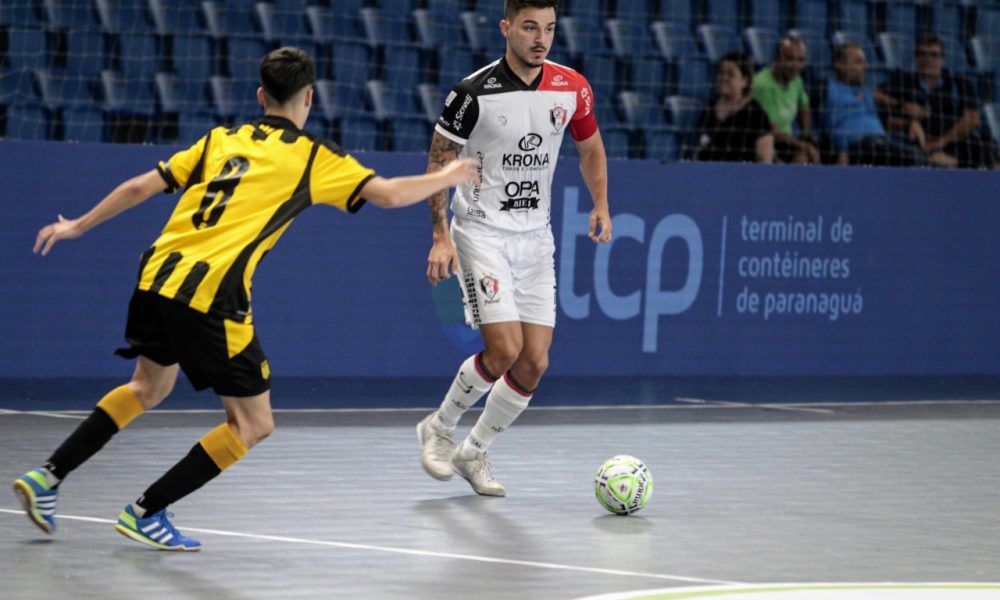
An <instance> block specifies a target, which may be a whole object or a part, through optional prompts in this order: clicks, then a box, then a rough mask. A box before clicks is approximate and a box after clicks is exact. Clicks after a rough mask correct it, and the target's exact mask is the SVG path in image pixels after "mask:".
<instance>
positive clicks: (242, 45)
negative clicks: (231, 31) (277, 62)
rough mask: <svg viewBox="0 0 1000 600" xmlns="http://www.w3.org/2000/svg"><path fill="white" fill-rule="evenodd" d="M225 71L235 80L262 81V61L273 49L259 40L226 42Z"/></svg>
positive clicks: (235, 39)
mask: <svg viewBox="0 0 1000 600" xmlns="http://www.w3.org/2000/svg"><path fill="white" fill-rule="evenodd" d="M225 48H226V54H225V57H226V58H225V61H224V64H225V70H226V73H227V74H228V75H229V76H230V77H232V78H234V79H255V80H258V79H260V59H261V57H263V56H264V54H266V53H267V52H268V51H269V50H270V49H271V47H270V46H268V45H267V43H265V42H264V41H263V40H261V39H259V38H233V39H230V40H227V41H226V45H225Z"/></svg>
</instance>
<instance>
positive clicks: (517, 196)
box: [500, 181, 541, 211]
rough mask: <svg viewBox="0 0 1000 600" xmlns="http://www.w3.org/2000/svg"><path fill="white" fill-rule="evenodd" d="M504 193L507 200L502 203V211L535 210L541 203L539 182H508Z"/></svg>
mask: <svg viewBox="0 0 1000 600" xmlns="http://www.w3.org/2000/svg"><path fill="white" fill-rule="evenodd" d="M503 191H504V193H505V194H507V200H504V201H502V202H501V206H500V210H501V211H510V210H535V209H537V208H538V203H539V202H540V201H541V198H540V197H539V196H540V195H541V192H540V190H539V186H538V182H537V181H508V182H507V185H505V186H504V189H503Z"/></svg>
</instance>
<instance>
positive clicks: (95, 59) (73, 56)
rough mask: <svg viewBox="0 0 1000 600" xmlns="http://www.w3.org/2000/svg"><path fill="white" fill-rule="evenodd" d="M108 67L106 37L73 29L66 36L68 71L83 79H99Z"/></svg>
mask: <svg viewBox="0 0 1000 600" xmlns="http://www.w3.org/2000/svg"><path fill="white" fill-rule="evenodd" d="M107 67H108V64H107V52H106V51H105V48H104V36H102V35H101V34H100V33H97V32H92V31H76V30H73V29H71V30H70V31H69V32H68V33H67V34H66V70H67V71H68V72H69V73H72V74H75V75H79V76H83V77H97V76H98V75H99V74H100V73H101V71H103V70H104V69H106V68H107Z"/></svg>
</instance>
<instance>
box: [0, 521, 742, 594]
mask: <svg viewBox="0 0 1000 600" xmlns="http://www.w3.org/2000/svg"><path fill="white" fill-rule="evenodd" d="M0 513H7V514H12V515H23V514H24V511H23V510H10V509H6V508H0ZM59 519H60V520H72V521H84V522H87V523H100V524H102V525H113V524H115V523H116V521H112V520H110V519H97V518H94V517H81V516H75V515H59ZM191 532H195V533H204V534H209V535H219V536H225V537H238V538H246V539H252V540H263V541H268V542H283V543H286V544H302V545H309V546H325V547H329V548H348V549H352V550H369V551H374V552H389V553H393V554H409V555H413V556H428V557H434V558H452V559H456V560H468V561H475V562H484V563H493V564H502V565H515V566H520V567H532V568H537V569H552V570H562V571H580V572H584V573H595V574H600V575H620V576H623V577H644V578H649V579H665V580H669V581H687V582H692V583H717V584H735V583H737V582H735V581H722V580H716V579H702V578H699V577H684V576H681V575H666V574H662V573H643V572H639V571H622V570H619V569H599V568H594V567H578V566H574V565H561V564H558V563H547V562H535V561H530V560H513V559H508V558H495V557H492V556H476V555H474V554H455V553H451V552H434V551H431V550H413V549H409V548H393V547H392V546H373V545H370V544H354V543H350V542H330V541H326V540H310V539H306V538H295V537H287V536H279V535H260V534H254V533H240V532H236V531H221V530H218V529H200V528H197V527H184V533H191ZM151 551H152V550H151Z"/></svg>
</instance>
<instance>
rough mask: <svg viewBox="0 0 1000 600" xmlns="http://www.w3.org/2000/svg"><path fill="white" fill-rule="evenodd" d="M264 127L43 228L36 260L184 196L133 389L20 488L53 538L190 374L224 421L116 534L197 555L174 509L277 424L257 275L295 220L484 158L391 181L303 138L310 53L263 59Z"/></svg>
mask: <svg viewBox="0 0 1000 600" xmlns="http://www.w3.org/2000/svg"><path fill="white" fill-rule="evenodd" d="M260 77H261V87H260V89H258V90H257V99H258V101H259V102H260V104H261V105H262V106H263V107H264V109H265V115H264V116H263V117H262V118H261V119H259V120H258V121H254V122H251V123H246V124H243V125H240V126H237V127H233V128H231V129H229V128H225V127H217V128H215V129H213V130H212V131H210V132H209V133H208V134H207V135H206V136H205V137H204V138H202V139H201V140H199V141H198V142H197V143H195V144H194V145H193V146H191V147H190V148H188V149H187V150H184V151H182V152H178V153H177V154H175V155H174V156H173V157H171V158H170V160H168V161H166V162H161V163H160V164H159V165H158V166H157V168H156V169H155V170H151V171H149V172H147V173H145V174H142V175H139V176H137V177H134V178H132V179H130V180H128V181H126V182H124V183H122V184H121V185H119V186H118V187H117V188H116V189H115V190H114V191H112V192H111V193H110V194H108V196H106V197H105V198H104V199H103V200H101V202H99V203H98V204H97V205H96V206H95V207H94V208H93V209H91V210H90V211H89V212H87V213H86V214H85V215H83V216H81V217H79V218H77V219H64V218H63V217H62V216H60V217H59V220H58V221H57V222H55V223H52V224H50V225H47V226H45V227H43V228H42V229H41V230H40V231H39V232H38V237H37V239H36V241H35V252H39V251H40V252H41V253H42V254H43V255H45V254H48V252H49V250H51V249H52V246H53V245H54V244H55V243H56V242H58V241H61V240H65V239H71V238H76V237H79V236H80V235H82V234H83V233H85V232H86V231H88V230H89V229H91V228H93V227H94V226H96V225H98V224H99V223H101V222H103V221H105V220H107V219H110V218H112V217H114V216H115V215H117V214H119V213H121V212H122V211H124V210H126V209H129V208H131V207H133V206H136V205H137V204H139V203H141V202H143V201H145V200H147V199H148V198H150V197H151V196H153V195H154V194H157V193H159V192H162V191H167V192H174V191H177V190H181V189H183V190H184V192H183V193H182V194H181V197H180V199H179V200H178V202H177V206H176V208H175V209H174V212H173V214H172V215H171V216H170V219H169V220H168V221H167V224H166V226H165V227H164V229H163V232H162V233H161V234H160V237H158V238H157V239H156V241H155V242H154V243H153V245H152V246H150V248H149V249H148V250H147V251H146V252H145V253H144V254H143V255H142V259H141V266H140V272H139V281H138V284H137V286H136V290H135V293H134V294H133V296H132V300H131V301H130V303H129V314H128V321H127V324H126V331H125V338H126V340H127V342H128V344H129V346H128V347H127V348H123V349H120V350H118V351H117V354H119V355H121V356H123V357H126V358H137V359H138V361H137V364H136V367H135V372H134V374H133V375H132V379H131V381H129V382H128V383H127V384H125V385H122V386H120V387H118V388H116V389H114V390H111V391H110V392H109V393H108V394H107V395H105V396H104V397H103V398H102V399H101V400H100V402H98V403H97V406H96V407H95V409H94V411H93V412H92V413H91V414H90V416H89V417H87V419H86V420H85V421H84V422H83V423H81V424H80V426H79V427H77V429H76V430H75V431H74V432H73V433H72V434H71V435H70V436H69V437H68V438H67V439H66V441H65V442H63V444H62V445H61V446H60V447H59V448H58V449H56V451H55V452H54V453H53V454H52V456H51V457H50V458H49V460H48V462H47V463H45V465H44V466H42V467H40V468H38V469H35V470H33V471H29V472H28V473H26V474H25V475H24V476H23V477H21V478H19V479H17V480H16V481H15V482H14V490H15V492H16V493H17V495H18V496H19V497H20V499H21V501H22V503H23V505H24V507H25V511H26V512H27V514H28V517H29V518H31V520H32V521H33V522H34V523H35V524H36V525H38V526H39V527H40V528H41V529H42V530H44V531H46V532H47V533H52V532H53V531H54V530H55V526H56V522H55V518H54V517H55V512H56V500H57V498H58V493H59V484H60V482H61V481H62V480H63V479H64V478H65V477H66V476H67V475H68V474H69V473H70V472H71V471H73V470H74V469H76V468H77V467H79V466H80V465H81V464H83V462H84V461H86V460H87V459H89V458H90V457H91V456H93V455H94V454H95V453H96V452H97V451H98V450H100V449H101V448H102V447H103V446H104V444H106V443H107V442H108V440H110V439H111V437H112V436H113V435H114V434H116V433H117V432H118V431H119V430H121V429H122V428H124V427H125V426H126V425H128V423H129V422H130V421H132V420H133V419H134V418H136V417H137V416H139V415H140V414H141V413H142V412H143V411H146V410H148V409H150V408H153V407H154V406H156V405H157V404H159V403H160V402H161V401H162V400H163V399H164V398H166V397H167V395H168V394H169V393H170V391H171V390H172V389H173V386H174V382H175V381H176V379H177V375H178V372H179V370H181V369H183V370H184V373H185V375H187V377H188V379H190V381H191V383H192V384H193V385H194V387H195V388H196V389H199V390H201V389H205V388H209V387H210V388H212V389H213V390H214V391H215V392H216V393H217V394H218V395H219V396H220V397H221V399H222V404H223V406H224V408H225V411H226V422H225V423H223V424H221V425H219V426H218V427H216V428H215V429H213V430H212V431H210V432H209V433H207V434H206V435H205V436H204V437H203V438H201V440H200V441H199V442H198V443H197V444H195V445H194V447H193V448H192V449H191V451H190V452H189V453H188V454H187V455H186V456H185V457H184V458H182V459H181V460H180V462H178V463H177V464H176V465H174V466H173V468H171V469H170V470H169V471H168V472H167V473H166V474H164V475H163V477H161V478H160V479H159V480H158V481H156V482H155V483H153V485H151V486H150V487H149V488H148V489H147V490H146V491H145V492H144V493H143V494H142V496H140V497H139V499H138V500H136V501H135V502H134V503H133V504H129V505H127V506H126V507H125V509H124V510H123V511H122V512H121V514H120V515H119V517H118V523H117V525H116V526H115V527H116V529H117V531H118V532H119V533H121V534H123V535H125V536H127V537H129V538H131V539H134V540H136V541H139V542H142V543H145V544H148V545H150V546H153V547H155V548H158V549H161V550H181V551H183V550H187V551H191V550H198V549H199V548H200V547H201V544H200V543H199V542H197V541H196V540H193V539H191V538H188V537H186V536H184V535H182V534H181V533H180V532H179V531H177V529H176V528H175V527H174V525H173V524H172V523H171V521H170V519H169V515H168V514H167V512H166V510H165V509H166V507H167V506H168V505H170V504H172V503H174V502H176V501H177V500H179V499H181V498H183V497H184V496H186V495H188V494H190V493H191V492H193V491H194V490H196V489H198V488H200V487H201V486H202V485H204V484H205V483H207V482H208V481H209V480H211V479H212V478H214V477H215V476H216V475H218V474H219V473H221V472H222V471H223V470H224V469H226V468H227V467H229V466H230V465H232V464H233V463H235V462H236V461H237V460H239V459H240V458H241V457H242V456H243V455H244V454H246V452H247V450H249V449H250V448H252V447H253V446H254V445H256V444H257V443H258V442H260V441H261V440H263V439H264V438H266V437H267V436H268V435H269V434H270V433H271V431H272V430H273V429H274V420H273V418H272V416H271V403H270V392H269V390H270V373H269V369H268V365H267V359H266V358H265V355H264V351H263V349H262V348H261V345H260V342H259V341H258V339H257V337H256V336H255V334H254V325H253V319H252V314H251V310H250V289H251V285H250V280H251V278H252V277H253V273H254V269H255V268H256V267H257V263H258V262H260V259H261V258H262V257H263V256H264V254H265V253H266V252H267V251H268V250H269V249H270V248H271V247H272V246H274V244H275V242H277V241H278V238H279V237H280V236H281V234H282V233H284V231H285V229H286V228H287V227H288V225H289V224H290V223H291V221H292V219H293V218H294V217H295V216H296V215H297V214H299V213H300V212H302V211H303V210H305V209H306V208H308V207H310V206H312V205H313V204H329V205H332V206H334V207H336V208H339V209H341V210H343V211H345V212H348V213H354V212H356V211H358V210H359V209H360V208H361V207H362V206H363V205H364V204H365V202H366V201H368V202H371V203H373V204H375V205H376V206H380V207H382V208H400V207H404V206H409V205H411V204H415V203H417V202H419V201H421V200H422V199H424V198H426V197H428V196H430V195H431V194H433V193H435V192H437V191H439V190H442V189H446V188H448V187H451V186H455V185H458V184H460V183H464V182H466V181H470V180H471V179H472V178H473V177H474V176H475V170H474V161H471V160H465V161H453V162H451V163H450V164H449V165H448V166H447V167H445V168H444V169H443V170H441V171H438V172H435V173H431V174H427V175H419V176H413V177H396V178H392V179H385V178H382V177H378V176H377V175H375V173H374V172H373V171H372V170H371V169H368V168H365V167H364V166H362V165H361V164H359V163H358V162H357V161H356V160H355V159H354V158H353V157H351V156H349V155H347V154H345V153H344V152H343V151H342V150H341V149H340V148H339V147H338V146H337V145H336V144H334V143H332V142H329V141H326V140H323V139H320V138H317V137H314V136H312V135H310V134H308V133H306V132H304V131H303V130H302V127H303V126H304V125H305V122H306V119H307V118H308V116H309V109H310V107H311V105H312V98H313V90H312V85H313V82H314V81H315V79H316V71H315V66H314V63H313V61H312V59H311V58H310V57H309V56H308V55H306V54H305V53H304V52H302V51H301V50H298V49H295V48H280V49H278V50H275V51H273V52H271V53H269V54H268V55H267V56H265V57H264V58H263V60H262V61H261V63H260Z"/></svg>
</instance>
